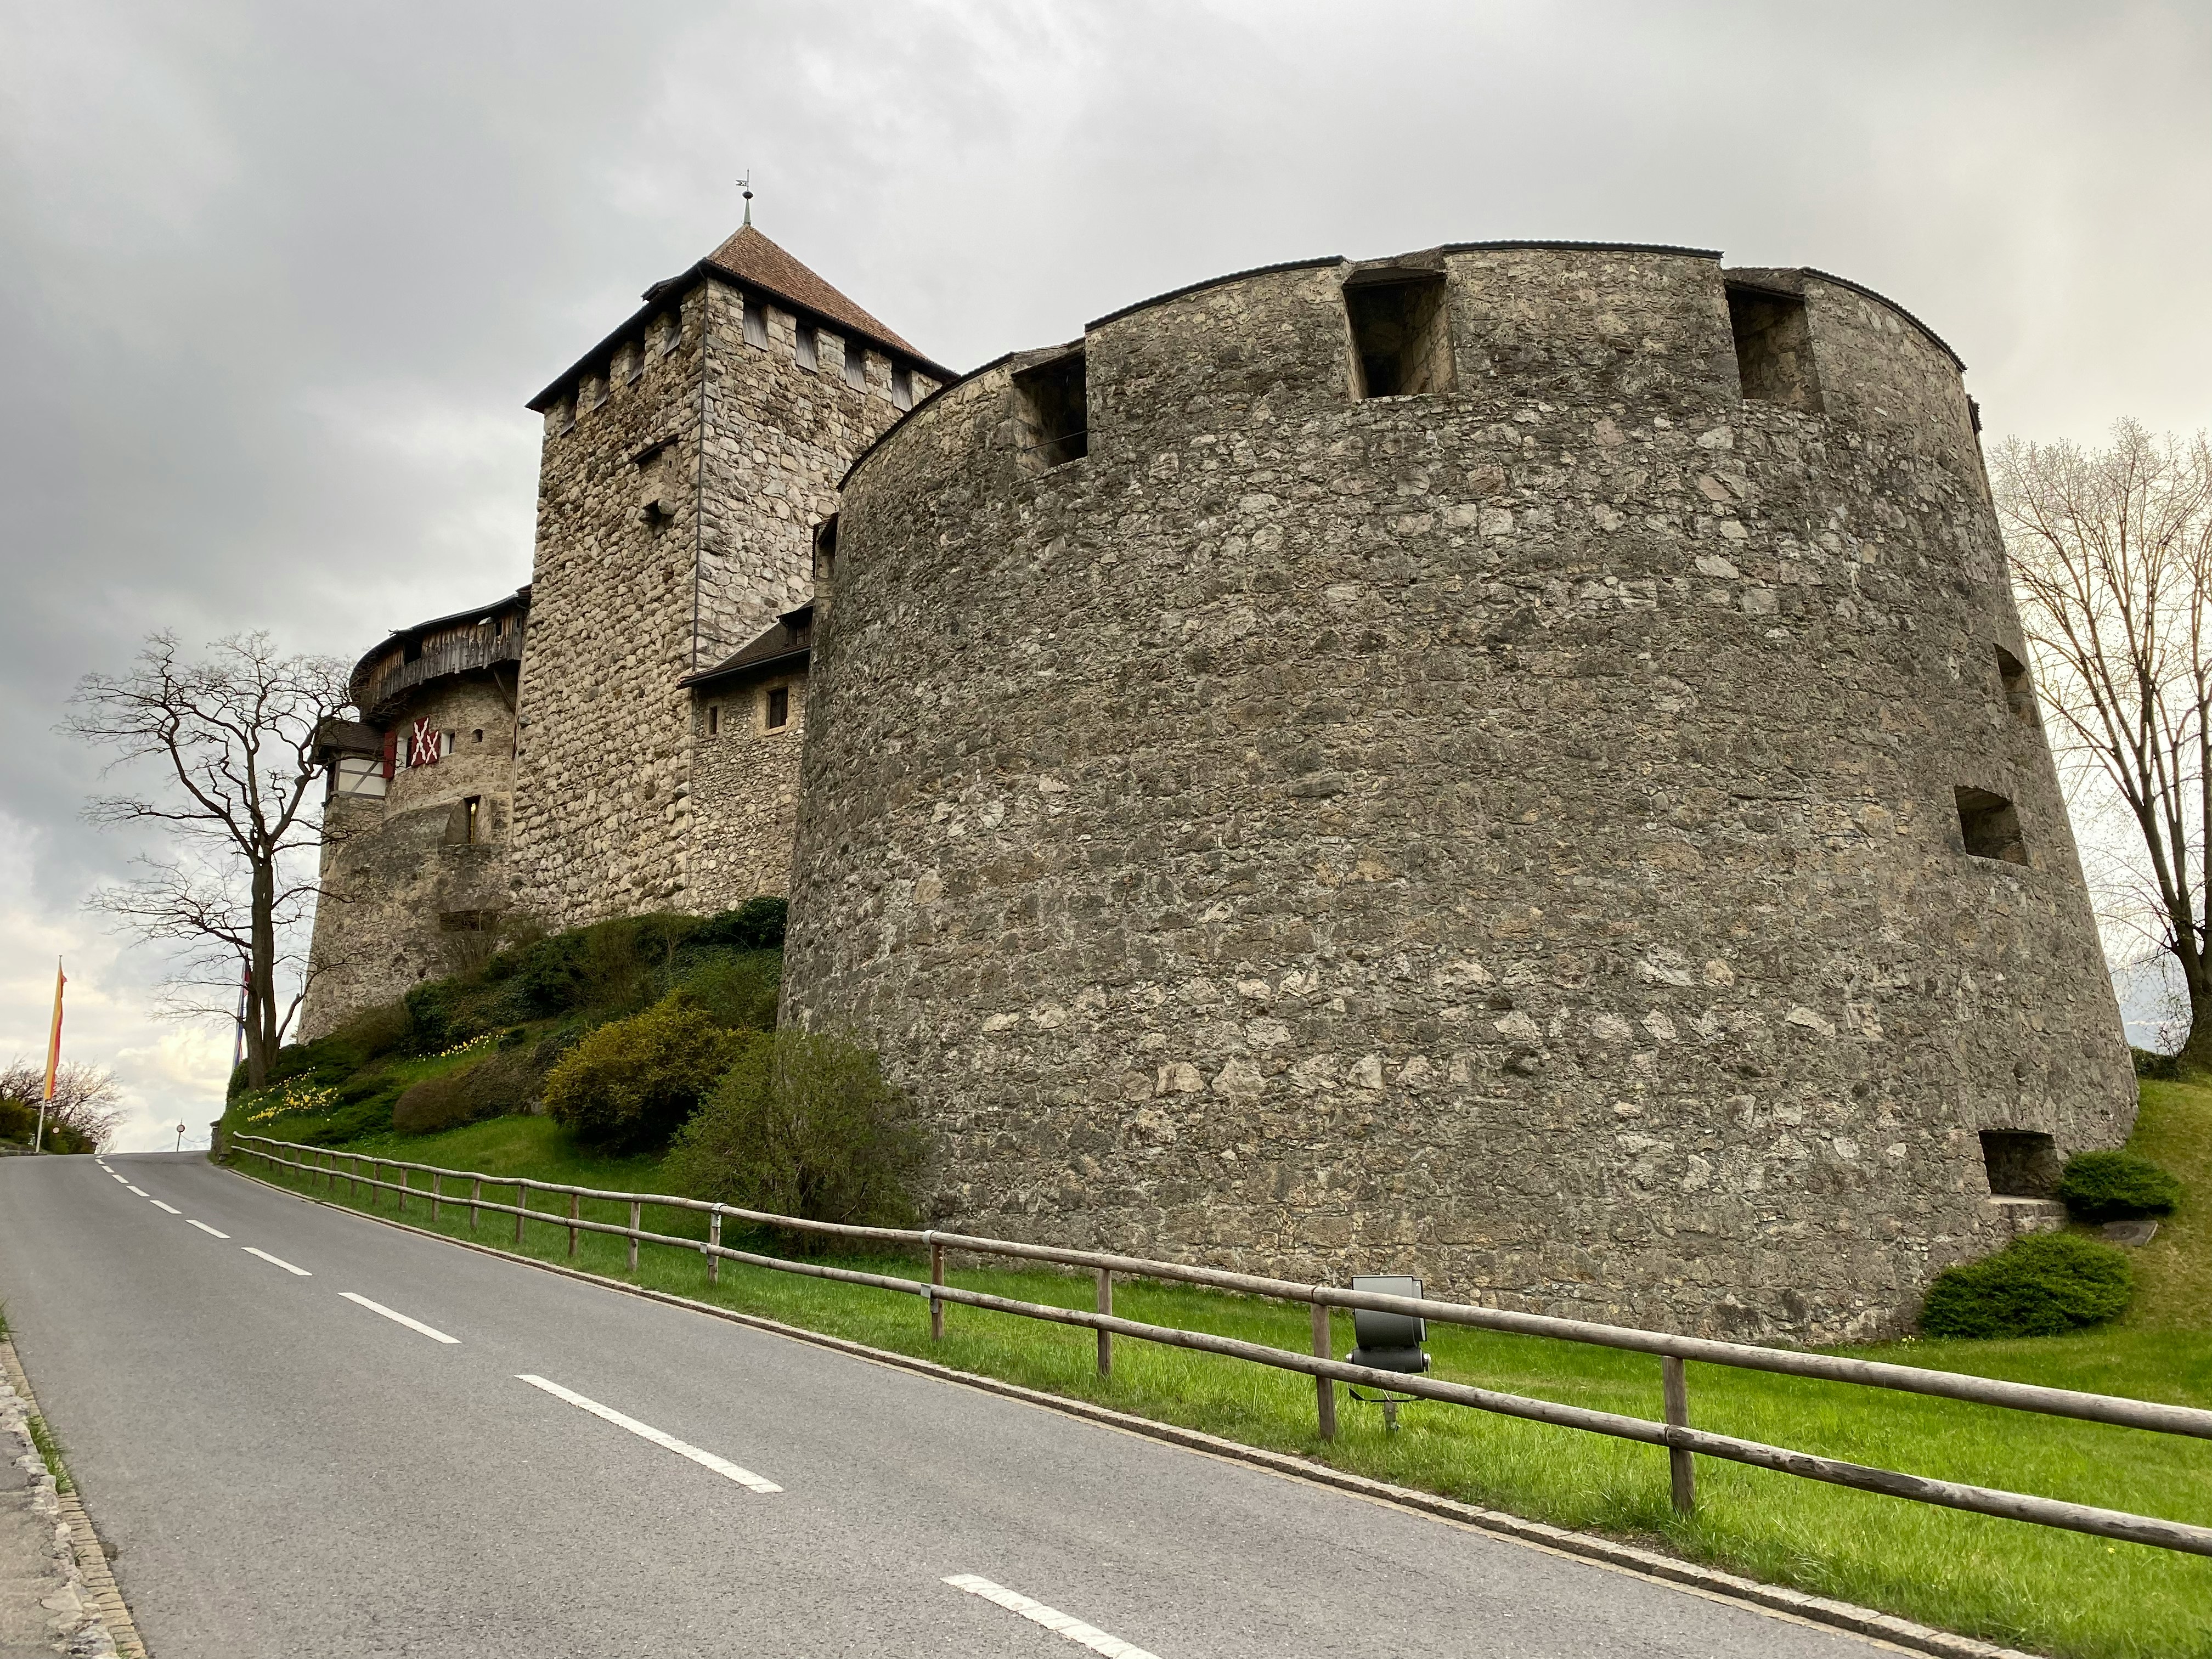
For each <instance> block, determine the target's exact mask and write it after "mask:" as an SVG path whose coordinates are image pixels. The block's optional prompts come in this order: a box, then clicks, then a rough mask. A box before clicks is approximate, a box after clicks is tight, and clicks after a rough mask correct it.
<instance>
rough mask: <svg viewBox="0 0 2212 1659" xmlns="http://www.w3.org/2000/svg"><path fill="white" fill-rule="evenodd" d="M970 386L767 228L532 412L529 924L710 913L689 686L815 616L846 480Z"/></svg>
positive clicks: (629, 328) (523, 857)
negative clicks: (907, 416)
mask: <svg viewBox="0 0 2212 1659" xmlns="http://www.w3.org/2000/svg"><path fill="white" fill-rule="evenodd" d="M950 379H951V374H950V372H949V371H948V370H946V369H944V368H940V367H939V365H937V364H935V363H933V362H930V361H929V360H928V359H927V358H925V357H923V356H921V354H920V353H918V352H917V351H915V349H914V348H913V347H912V346H910V345H908V343H906V342H905V341H904V340H902V339H901V338H900V337H898V336H897V335H896V334H894V333H893V332H892V331H890V329H888V328H886V327H885V326H884V325H883V324H882V323H879V322H878V321H877V320H876V319H874V318H873V317H872V316H870V315H869V314H868V313H866V312H865V311H863V310H861V309H860V307H858V306H856V305H854V303H853V302H852V301H850V300H848V299H847V298H846V297H845V296H844V295H842V294H840V293H838V292H837V290H836V289H834V288H832V287H830V286H829V283H825V282H823V280H822V279H821V278H820V277H819V276H816V275H815V274H814V273H813V272H812V271H811V270H808V269H807V268H806V267H805V265H803V264H799V261H798V260H796V259H794V258H792V257H791V256H790V255H789V254H787V253H786V252H784V251H783V250H782V249H781V248H780V247H778V246H776V245H775V243H774V242H772V241H770V240H769V239H768V238H767V237H766V236H763V234H761V233H760V232H759V231H757V230H756V229H754V228H752V226H751V224H750V222H748V223H747V224H746V225H745V226H744V228H742V229H740V230H739V231H738V234H736V235H734V236H732V237H731V238H730V239H729V240H727V241H726V242H725V243H723V244H722V246H720V247H718V248H716V249H715V250H714V252H712V253H710V254H708V256H707V258H704V259H702V260H701V261H700V262H699V263H698V264H696V265H694V266H692V267H691V269H690V270H687V271H685V272H684V273H683V274H682V275H681V276H675V277H671V278H670V279H669V280H668V281H666V282H663V283H655V284H654V285H653V287H652V288H650V289H647V290H646V293H645V296H644V304H643V305H642V306H641V307H640V308H639V309H638V310H637V311H636V312H635V313H634V314H633V315H632V316H631V317H630V318H629V320H628V321H626V322H625V323H623V325H622V326H621V327H620V328H618V329H617V330H616V331H614V332H613V333H611V334H610V335H609V336H608V337H606V338H605V339H604V340H602V341H601V342H600V343H599V344H598V345H597V346H595V347H593V348H592V350H591V351H590V352H588V353H586V355H585V356H583V357H582V358H581V359H580V360H579V361H578V362H576V363H575V364H574V366H573V367H571V368H569V369H568V371H567V373H565V374H562V376H561V377H560V378H559V379H558V380H555V381H554V382H553V384H552V385H550V386H548V387H546V389H545V390H544V392H540V393H539V394H538V396H537V397H536V398H532V400H531V404H530V407H531V408H532V409H533V410H538V411H539V412H540V413H542V414H543V415H544V420H545V436H544V453H543V459H541V461H540V463H539V470H538V536H537V547H536V555H535V572H534V574H533V577H532V611H531V627H530V635H529V644H528V647H527V649H526V653H525V655H524V659H523V663H522V671H521V685H520V707H519V711H518V713H519V718H520V733H519V738H518V744H517V749H516V756H515V817H514V828H513V855H512V861H513V881H514V893H515V900H516V903H517V907H518V908H520V909H521V910H523V911H526V912H527V913H530V914H532V915H536V916H537V917H538V918H539V919H540V920H542V921H544V922H545V923H546V924H547V925H548V926H550V927H575V926H578V925H580V924H582V923H586V922H590V921H599V920H600V919H602V918H605V917H607V916H614V915H634V914H636V913H639V912H641V911H647V910H658V909H698V908H707V906H708V902H709V901H708V899H707V898H706V897H703V896H702V895H701V894H700V893H699V892H698V891H697V886H698V884H697V883H696V882H695V880H694V879H693V874H692V867H691V866H692V854H693V852H694V840H695V837H696V836H699V835H700V834H702V832H706V833H711V832H712V826H702V822H701V820H700V817H699V815H698V813H697V811H696V810H695V802H694V789H693V779H694V775H695V769H696V760H697V753H696V751H697V749H698V746H699V744H700V742H701V740H702V738H704V737H706V736H707V732H706V721H705V720H704V719H703V718H702V704H701V702H700V701H699V699H698V697H697V696H695V694H694V691H693V690H692V689H691V688H690V686H689V685H688V684H686V682H687V681H688V680H689V679H690V678H691V677H693V676H695V675H697V674H700V673H702V671H710V670H713V669H714V668H715V667H716V666H717V665H720V664H722V663H724V662H726V660H728V659H730V658H731V657H732V656H733V655H735V654H738V653H742V652H743V651H744V648H745V647H747V646H748V645H750V644H751V643H752V642H754V641H756V640H757V639H758V638H759V636H761V635H763V633H764V632H765V631H767V630H769V629H771V628H772V627H773V626H774V625H775V623H776V621H777V618H778V617H781V616H783V615H785V614H786V613H788V612H790V611H793V609H794V608H795V607H799V606H802V605H805V603H806V601H807V600H808V599H809V598H810V596H811V590H812V559H813V556H812V532H813V527H814V526H816V525H817V524H818V523H820V522H821V521H822V520H824V519H826V518H828V517H829V515H830V514H831V513H834V512H835V511H836V500H837V497H836V490H837V486H838V483H839V481H840V480H841V479H842V477H843V476H844V473H845V470H846V468H847V467H848V465H851V463H852V461H853V459H854V457H855V456H856V455H858V454H859V453H860V451H861V450H862V449H864V448H866V447H867V446H868V445H869V444H870V443H871V442H872V441H874V440H875V439H876V437H877V436H878V435H880V434H881V433H882V432H883V431H884V429H885V428H888V427H889V426H890V425H891V424H892V422H895V421H896V420H897V419H898V418H899V416H901V415H902V413H903V412H904V411H905V410H907V409H909V408H911V407H912V406H913V404H915V402H916V401H917V400H918V399H920V398H923V397H926V396H927V395H928V393H929V392H932V391H934V390H935V389H936V388H937V386H939V385H940V384H942V383H943V382H945V380H950ZM717 718H718V720H719V710H718V711H717ZM792 748H793V755H792V757H791V762H790V764H791V767H792V769H793V775H794V776H795V775H796V768H797V757H796V752H795V751H796V744H793V745H792ZM771 833H775V831H773V830H771ZM781 833H782V834H784V835H785V836H786V838H788V828H787V827H785V828H784V829H782V830H781ZM771 862H776V863H779V864H780V860H772V861H771ZM738 896H742V895H738ZM730 897H731V895H727V894H723V893H720V892H717V893H716V894H714V895H713V896H712V902H727V901H728V900H729V899H730Z"/></svg>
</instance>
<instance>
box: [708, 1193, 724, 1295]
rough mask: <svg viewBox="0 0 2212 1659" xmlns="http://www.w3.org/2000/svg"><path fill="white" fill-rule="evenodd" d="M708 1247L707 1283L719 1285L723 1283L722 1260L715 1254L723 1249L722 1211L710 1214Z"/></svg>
mask: <svg viewBox="0 0 2212 1659" xmlns="http://www.w3.org/2000/svg"><path fill="white" fill-rule="evenodd" d="M707 1245H708V1249H707V1282H708V1284H709V1285H719V1284H720V1283H721V1282H722V1258H721V1257H720V1256H719V1255H715V1254H714V1252H715V1251H717V1250H719V1249H721V1248H722V1212H720V1210H714V1211H712V1212H709V1213H708V1217H707Z"/></svg>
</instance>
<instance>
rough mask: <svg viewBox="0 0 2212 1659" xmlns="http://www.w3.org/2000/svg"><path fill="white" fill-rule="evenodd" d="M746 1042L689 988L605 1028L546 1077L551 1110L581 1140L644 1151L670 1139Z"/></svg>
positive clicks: (615, 1149)
mask: <svg viewBox="0 0 2212 1659" xmlns="http://www.w3.org/2000/svg"><path fill="white" fill-rule="evenodd" d="M743 1043H744V1039H743V1038H741V1037H739V1036H736V1035H735V1034H734V1033H732V1032H730V1031H727V1030H724V1029H723V1028H722V1026H721V1025H720V1024H719V1023H718V1022H717V1021H716V1020H715V1018H714V1016H713V1015H711V1014H709V1013H708V1012H707V1011H706V1010H705V1009H703V1008H702V1007H700V1006H698V1005H697V1004H696V1003H694V1002H692V1001H691V1000H690V999H689V998H688V997H686V996H685V995H684V994H683V993H682V992H680V991H678V992H671V994H669V995H667V996H665V997H664V998H662V999H661V1000H659V1002H657V1003H655V1004H654V1005H653V1006H652V1007H650V1008H648V1009H647V1010H646V1011H645V1012H643V1013H641V1014H635V1015H633V1016H631V1017H630V1018H628V1019H618V1020H616V1021H614V1022H612V1023H611V1024H606V1025H602V1026H600V1027H599V1030H595V1031H593V1032H592V1033H591V1034H590V1035H589V1036H586V1037H585V1038H584V1040H583V1041H582V1042H579V1043H578V1044H577V1045H576V1046H575V1047H574V1048H572V1049H570V1050H569V1051H568V1054H565V1055H563V1056H562V1060H561V1061H560V1063H559V1064H558V1065H556V1066H554V1067H553V1069H552V1071H551V1072H550V1073H549V1074H548V1075H547V1077H546V1079H545V1109H546V1110H547V1111H548V1112H550V1113H551V1114H552V1115H553V1118H554V1121H556V1122H558V1123H560V1124H561V1125H562V1127H565V1128H567V1129H569V1130H571V1131H572V1132H574V1134H575V1136H576V1138H577V1139H580V1140H583V1141H586V1142H589V1143H591V1144H592V1145H594V1146H604V1147H605V1148H607V1149H608V1150H609V1151H612V1152H642V1151H647V1150H650V1149H653V1148H655V1147H658V1146H663V1145H665V1143H666V1141H667V1139H668V1137H669V1136H670V1135H671V1134H673V1133H675V1132H676V1130H677V1128H678V1127H679V1126H680V1125H681V1124H682V1123H683V1122H684V1120H685V1119H686V1118H688V1117H690V1115H691V1114H692V1113H693V1112H695V1111H696V1110H697V1109H698V1108H699V1103H700V1102H701V1101H702V1100H703V1099H705V1098H706V1097H707V1095H708V1091H711V1090H712V1089H713V1088H714V1085H715V1084H716V1083H718V1082H719V1081H720V1079H721V1076H722V1073H725V1072H726V1071H728V1070H729V1069H730V1066H731V1064H732V1061H734V1060H736V1059H737V1057H738V1051H739V1049H740V1048H741V1047H742V1046H743Z"/></svg>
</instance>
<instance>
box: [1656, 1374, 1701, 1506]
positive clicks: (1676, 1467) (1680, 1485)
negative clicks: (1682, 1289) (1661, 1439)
mask: <svg viewBox="0 0 2212 1659" xmlns="http://www.w3.org/2000/svg"><path fill="white" fill-rule="evenodd" d="M1659 1380H1660V1384H1661V1389H1662V1392H1663V1393H1664V1394H1665V1395H1666V1397H1667V1421H1668V1423H1670V1424H1672V1425H1674V1426H1675V1427H1676V1428H1682V1429H1686V1428H1688V1427H1689V1426H1690V1378H1689V1375H1688V1373H1687V1371H1686V1370H1684V1368H1683V1365H1682V1362H1681V1361H1680V1360H1679V1359H1677V1358H1674V1356H1673V1355H1672V1354H1662V1355H1661V1356H1660V1357H1659ZM1667 1474H1668V1480H1669V1481H1670V1483H1671V1484H1672V1486H1673V1487H1674V1513H1675V1514H1677V1515H1687V1514H1688V1513H1689V1512H1690V1511H1691V1510H1693V1509H1695V1508H1697V1506H1698V1465H1697V1460H1696V1458H1695V1457H1694V1456H1693V1455H1692V1454H1691V1453H1689V1452H1687V1451H1686V1450H1684V1449H1682V1448H1681V1447H1680V1446H1669V1447H1668V1448H1667Z"/></svg>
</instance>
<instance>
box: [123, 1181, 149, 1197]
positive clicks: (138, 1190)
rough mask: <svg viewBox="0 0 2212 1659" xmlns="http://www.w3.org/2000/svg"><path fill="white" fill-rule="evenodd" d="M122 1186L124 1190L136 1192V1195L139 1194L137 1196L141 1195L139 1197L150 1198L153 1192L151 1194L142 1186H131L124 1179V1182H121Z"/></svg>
mask: <svg viewBox="0 0 2212 1659" xmlns="http://www.w3.org/2000/svg"><path fill="white" fill-rule="evenodd" d="M123 1186H124V1189H125V1191H126V1192H133V1193H137V1194H138V1196H139V1197H141V1198H151V1197H153V1194H151V1193H149V1192H148V1191H146V1190H145V1189H144V1188H140V1187H133V1186H132V1185H131V1183H130V1182H127V1181H126V1182H124V1183H123Z"/></svg>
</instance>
